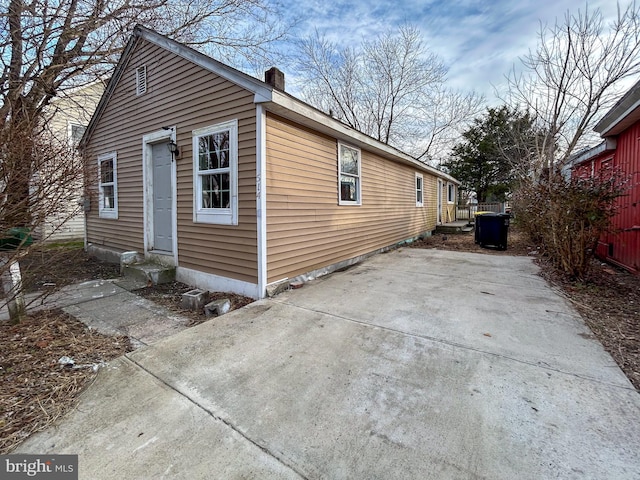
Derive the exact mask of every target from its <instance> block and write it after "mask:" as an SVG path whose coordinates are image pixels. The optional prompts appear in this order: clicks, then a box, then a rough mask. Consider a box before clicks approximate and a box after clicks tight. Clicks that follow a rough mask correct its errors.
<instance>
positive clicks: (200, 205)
mask: <svg viewBox="0 0 640 480" xmlns="http://www.w3.org/2000/svg"><path fill="white" fill-rule="evenodd" d="M193 153H194V154H193V171H194V194H195V199H194V207H195V208H194V211H195V213H194V221H195V222H202V223H219V224H224V225H237V224H238V193H237V192H238V122H237V121H235V120H234V121H232V122H226V123H221V124H218V125H214V126H211V127H206V128H202V129H200V130H195V131H194V132H193Z"/></svg>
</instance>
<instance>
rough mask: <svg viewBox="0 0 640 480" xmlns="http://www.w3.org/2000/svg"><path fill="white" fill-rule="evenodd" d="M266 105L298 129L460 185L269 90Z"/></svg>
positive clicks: (332, 119)
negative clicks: (296, 123)
mask: <svg viewBox="0 0 640 480" xmlns="http://www.w3.org/2000/svg"><path fill="white" fill-rule="evenodd" d="M269 104H270V105H266V106H267V109H269V110H271V111H273V112H274V113H276V114H280V115H283V116H285V117H289V118H291V119H292V120H295V121H297V122H298V123H301V124H302V125H305V126H308V127H312V128H313V129H314V130H318V131H320V132H321V133H325V134H329V135H331V136H335V137H337V138H338V139H339V140H344V141H346V142H351V143H355V144H357V145H358V146H363V147H365V149H366V150H369V151H372V152H374V153H377V154H379V155H381V156H383V157H384V158H387V159H389V160H396V161H401V162H402V163H405V164H408V165H411V166H413V167H415V168H418V169H419V170H422V171H424V172H428V173H430V174H431V175H434V176H437V177H440V178H443V179H445V180H447V181H449V182H451V183H455V184H456V185H460V182H459V181H458V180H456V179H455V178H453V177H452V176H451V175H448V174H447V173H445V172H442V171H440V170H438V169H437V168H434V167H432V166H430V165H427V164H426V163H422V162H420V161H418V160H416V159H415V158H413V157H411V156H410V155H407V154H406V153H402V152H401V151H400V150H397V149H395V148H393V147H391V146H389V145H387V144H385V143H382V142H380V141H378V140H375V139H374V138H372V137H370V136H368V135H365V134H364V133H362V132H359V131H357V130H355V129H353V128H351V127H349V126H348V125H345V124H344V123H342V122H340V121H338V120H336V119H334V118H332V117H330V116H328V115H327V114H325V113H323V112H321V111H320V110H316V109H315V108H313V107H312V106H310V105H308V104H306V103H304V102H302V101H300V100H297V99H296V98H294V97H292V96H290V95H287V94H285V93H283V92H280V91H278V90H273V91H272V92H271V100H270V101H269ZM288 112H291V113H293V115H288V114H287V113H288Z"/></svg>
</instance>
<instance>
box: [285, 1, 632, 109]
mask: <svg viewBox="0 0 640 480" xmlns="http://www.w3.org/2000/svg"><path fill="white" fill-rule="evenodd" d="M283 4H284V6H285V8H286V9H287V11H288V12H289V13H290V14H291V15H293V16H296V17H298V19H299V20H300V23H299V25H298V29H297V32H296V34H297V35H298V36H305V35H310V34H312V33H313V32H314V29H318V31H319V32H320V33H321V34H324V35H326V36H327V37H329V38H330V39H331V40H333V41H338V42H345V43H354V44H355V43H359V42H360V41H361V40H362V39H363V38H368V37H371V36H374V35H376V33H377V32H379V31H381V30H385V29H389V28H393V27H394V26H397V25H400V24H402V23H410V24H412V25H415V26H417V27H418V28H420V30H421V31H422V33H423V35H424V39H425V41H426V42H427V44H428V45H429V47H430V48H431V49H432V51H433V52H435V53H437V54H438V55H440V57H442V58H443V59H444V61H445V63H446V64H447V65H448V66H449V75H448V78H449V84H450V85H451V86H452V87H455V88H458V89H462V90H471V89H475V90H476V91H478V92H481V93H484V94H485V95H486V96H487V100H489V102H492V100H494V95H493V91H494V89H493V87H492V84H494V85H500V84H501V83H503V82H504V75H505V74H507V73H508V72H509V71H510V69H511V68H512V66H513V65H514V64H515V65H516V67H518V66H519V60H518V57H519V56H522V55H524V54H526V53H527V51H528V50H529V49H534V48H535V46H536V42H537V34H538V31H539V28H540V22H543V23H547V24H550V25H552V24H553V23H555V21H556V19H560V20H561V19H562V18H563V17H564V14H565V13H566V12H567V10H570V11H571V12H575V13H577V11H578V9H582V10H584V8H585V2H584V1H577V0H522V1H513V0H512V1H509V0H493V1H492V0H485V1H477V0H462V1H446V0H395V1H378V0H347V1H341V0H336V1H331V0H299V1H296V2H291V1H290V0H284V1H283ZM623 5H624V6H626V3H623ZM589 8H590V9H592V8H600V10H601V11H602V12H603V14H604V15H605V18H613V17H614V16H615V14H616V4H615V2H614V1H613V0H594V1H590V2H589Z"/></svg>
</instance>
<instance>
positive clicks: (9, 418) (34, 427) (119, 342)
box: [0, 310, 131, 454]
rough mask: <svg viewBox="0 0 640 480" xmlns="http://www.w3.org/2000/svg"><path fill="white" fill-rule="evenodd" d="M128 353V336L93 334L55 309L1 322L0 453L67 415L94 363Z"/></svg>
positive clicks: (93, 373)
mask: <svg viewBox="0 0 640 480" xmlns="http://www.w3.org/2000/svg"><path fill="white" fill-rule="evenodd" d="M128 351H131V345H130V343H129V339H128V338H127V337H109V336H105V335H101V334H98V333H96V332H95V331H92V330H90V329H88V328H87V327H86V326H85V325H84V324H83V323H81V322H79V321H78V320H76V319H75V318H73V317H71V316H70V315H67V314H65V313H64V312H62V311H60V310H53V311H41V312H38V313H37V314H35V315H32V316H29V317H28V318H27V319H26V320H24V321H23V322H21V323H20V324H18V325H9V324H8V323H7V322H0V382H1V384H2V389H0V454H6V453H9V452H10V451H11V450H12V449H13V448H15V446H16V445H17V444H19V443H21V442H22V441H23V440H24V439H26V438H27V437H29V436H30V435H31V434H33V433H35V432H37V431H40V430H43V429H45V428H46V427H48V426H49V425H51V423H53V422H54V421H55V420H56V419H57V418H58V417H60V416H61V415H63V414H64V413H66V412H67V411H68V410H69V409H70V408H71V407H73V405H74V404H75V401H76V398H77V397H78V395H79V394H80V392H81V391H82V390H83V389H84V388H85V387H86V386H87V385H88V384H89V383H90V382H91V381H92V380H93V379H94V378H95V376H96V372H97V369H98V368H99V366H100V365H101V364H103V363H104V362H107V361H109V360H111V359H113V358H116V357H119V356H120V355H123V354H124V353H126V352H128ZM64 357H67V358H64ZM61 359H62V360H61ZM71 361H72V362H73V364H72V363H71Z"/></svg>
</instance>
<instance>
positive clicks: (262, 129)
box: [256, 103, 267, 298]
mask: <svg viewBox="0 0 640 480" xmlns="http://www.w3.org/2000/svg"><path fill="white" fill-rule="evenodd" d="M266 132H267V120H266V114H265V111H264V107H263V106H262V105H261V104H260V103H258V104H257V105H256V223H257V236H258V238H257V242H258V298H264V297H265V296H266V289H267V138H266Z"/></svg>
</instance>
